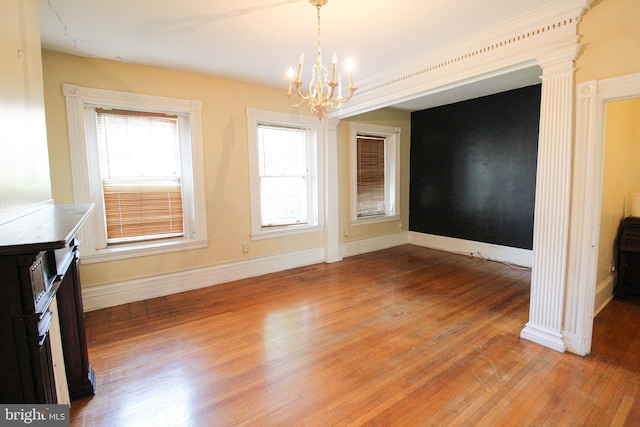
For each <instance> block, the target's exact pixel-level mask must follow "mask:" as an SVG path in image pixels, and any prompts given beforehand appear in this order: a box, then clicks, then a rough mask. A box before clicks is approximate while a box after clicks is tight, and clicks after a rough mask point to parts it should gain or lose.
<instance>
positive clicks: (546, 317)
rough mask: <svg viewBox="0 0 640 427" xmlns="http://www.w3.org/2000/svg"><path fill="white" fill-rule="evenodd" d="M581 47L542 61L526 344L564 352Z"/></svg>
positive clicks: (525, 330) (525, 328)
mask: <svg viewBox="0 0 640 427" xmlns="http://www.w3.org/2000/svg"><path fill="white" fill-rule="evenodd" d="M575 53H576V47H573V48H572V49H568V50H564V51H563V52H556V53H555V54H554V55H553V58H546V60H540V59H539V60H538V61H539V63H540V65H541V66H542V77H541V78H542V98H541V101H540V131H539V137H538V169H537V178H536V202H535V222H534V228H533V266H532V271H531V300H530V306H529V321H528V322H527V324H526V325H525V327H524V329H523V330H522V332H521V333H520V336H521V337H522V338H526V339H528V340H530V341H533V342H536V343H538V344H541V345H544V346H546V347H549V348H552V349H554V350H557V351H561V352H564V351H565V349H566V345H565V343H564V340H563V337H562V321H563V312H564V303H565V301H564V296H565V287H566V275H567V248H568V238H569V209H570V200H571V155H572V147H573V103H574V99H573V85H574V83H573V80H574V68H573V59H574V57H575Z"/></svg>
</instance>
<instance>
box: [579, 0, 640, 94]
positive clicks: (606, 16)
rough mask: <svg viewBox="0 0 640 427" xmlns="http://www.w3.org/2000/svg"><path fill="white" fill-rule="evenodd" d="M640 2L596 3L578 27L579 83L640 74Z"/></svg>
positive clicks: (615, 0) (601, 0)
mask: <svg viewBox="0 0 640 427" xmlns="http://www.w3.org/2000/svg"><path fill="white" fill-rule="evenodd" d="M639 22H640V1H638V0H596V1H594V2H593V4H592V6H591V8H590V9H589V10H588V11H587V12H586V13H585V14H584V16H583V18H582V20H581V21H580V23H579V24H578V34H580V35H581V36H582V38H581V39H580V43H581V44H582V45H584V47H583V48H582V51H581V53H580V55H579V56H578V59H577V61H576V81H577V82H578V83H581V82H585V81H589V80H600V79H606V78H610V77H617V76H623V75H626V74H633V73H638V72H640V24H639Z"/></svg>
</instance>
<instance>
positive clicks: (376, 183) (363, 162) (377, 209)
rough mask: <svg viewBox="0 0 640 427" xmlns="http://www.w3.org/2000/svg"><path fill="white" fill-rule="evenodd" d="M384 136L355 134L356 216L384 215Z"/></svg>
mask: <svg viewBox="0 0 640 427" xmlns="http://www.w3.org/2000/svg"><path fill="white" fill-rule="evenodd" d="M384 144H385V138H383V137H379V136H370V135H360V134H358V136H357V145H358V150H357V156H358V159H357V161H358V173H357V190H358V191H357V204H358V216H359V217H364V216H372V215H381V214H382V215H384V213H385V197H384V187H385V186H384V171H385V165H384V161H385V158H384V157H385V147H384Z"/></svg>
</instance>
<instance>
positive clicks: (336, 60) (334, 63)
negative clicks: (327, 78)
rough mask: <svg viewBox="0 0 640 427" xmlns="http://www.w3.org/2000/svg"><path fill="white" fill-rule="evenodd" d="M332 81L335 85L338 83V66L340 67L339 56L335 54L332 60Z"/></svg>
mask: <svg viewBox="0 0 640 427" xmlns="http://www.w3.org/2000/svg"><path fill="white" fill-rule="evenodd" d="M331 64H332V66H331V81H332V82H333V83H335V82H336V65H338V54H337V53H335V52H333V57H332V58H331Z"/></svg>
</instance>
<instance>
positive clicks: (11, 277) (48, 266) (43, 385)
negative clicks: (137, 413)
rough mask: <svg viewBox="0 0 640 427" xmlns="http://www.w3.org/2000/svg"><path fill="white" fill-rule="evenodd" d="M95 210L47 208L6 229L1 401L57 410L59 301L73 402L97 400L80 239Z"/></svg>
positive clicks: (2, 239) (0, 303)
mask: <svg viewBox="0 0 640 427" xmlns="http://www.w3.org/2000/svg"><path fill="white" fill-rule="evenodd" d="M92 209H93V206H92V205H48V206H45V207H43V208H42V209H39V210H36V211H35V212H32V213H29V214H27V215H25V216H22V217H20V218H17V219H14V220H13V221H10V222H7V223H5V224H3V225H0V402H2V403H57V402H58V396H57V395H56V376H55V375H54V364H53V359H52V357H53V356H52V348H51V328H55V327H57V326H58V322H53V318H54V315H55V314H54V312H53V310H52V307H53V301H54V298H55V301H56V302H57V316H58V320H59V325H60V326H59V327H60V331H59V332H60V337H61V343H62V353H63V358H64V365H65V373H66V381H67V385H68V389H69V396H70V398H71V400H74V399H78V398H80V397H85V396H89V395H92V394H94V392H95V374H94V372H93V368H92V367H91V365H90V364H89V357H88V353H87V344H86V336H85V327H84V315H83V308H82V291H81V286H80V274H79V269H78V250H79V242H78V240H77V239H76V234H77V232H78V230H79V229H80V227H81V226H82V224H83V223H84V222H85V220H86V218H87V217H88V216H89V214H90V213H91V211H92Z"/></svg>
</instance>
